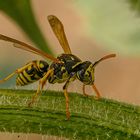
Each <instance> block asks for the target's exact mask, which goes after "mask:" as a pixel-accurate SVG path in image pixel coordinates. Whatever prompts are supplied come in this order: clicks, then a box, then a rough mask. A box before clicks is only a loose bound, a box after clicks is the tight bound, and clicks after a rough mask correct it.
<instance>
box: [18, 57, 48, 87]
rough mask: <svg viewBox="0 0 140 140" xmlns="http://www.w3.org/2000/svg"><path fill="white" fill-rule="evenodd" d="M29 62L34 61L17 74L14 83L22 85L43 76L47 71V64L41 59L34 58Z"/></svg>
mask: <svg viewBox="0 0 140 140" xmlns="http://www.w3.org/2000/svg"><path fill="white" fill-rule="evenodd" d="M30 63H34V64H33V65H31V66H28V67H27V68H26V69H25V70H23V71H22V72H21V73H19V74H18V76H17V78H16V85H19V86H24V85H28V84H30V83H33V82H35V81H37V80H39V79H40V78H42V77H43V76H44V74H45V73H46V72H47V71H48V68H49V65H48V63H47V62H45V61H43V60H35V61H32V62H29V63H28V64H30Z"/></svg>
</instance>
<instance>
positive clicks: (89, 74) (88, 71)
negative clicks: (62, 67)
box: [77, 61, 94, 85]
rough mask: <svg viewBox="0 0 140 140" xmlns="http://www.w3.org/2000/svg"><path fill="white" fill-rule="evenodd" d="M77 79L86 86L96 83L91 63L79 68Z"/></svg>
mask: <svg viewBox="0 0 140 140" xmlns="http://www.w3.org/2000/svg"><path fill="white" fill-rule="evenodd" d="M77 78H78V79H79V80H80V81H81V82H83V83H84V84H86V85H92V84H93V82H94V67H93V64H92V63H91V62H89V61H85V62H83V63H82V64H80V66H79V70H78V71H77Z"/></svg>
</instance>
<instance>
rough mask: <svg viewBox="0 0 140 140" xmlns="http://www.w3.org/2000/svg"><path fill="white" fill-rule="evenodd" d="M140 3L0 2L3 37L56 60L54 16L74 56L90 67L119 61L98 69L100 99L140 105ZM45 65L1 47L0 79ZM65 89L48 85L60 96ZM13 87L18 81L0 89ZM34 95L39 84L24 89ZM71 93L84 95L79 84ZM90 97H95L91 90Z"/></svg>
mask: <svg viewBox="0 0 140 140" xmlns="http://www.w3.org/2000/svg"><path fill="white" fill-rule="evenodd" d="M139 9H140V2H139V1H137V0H133V1H132V0H119V1H118V0H106V1H103V0H87V1H85V0H77V1H74V0H72V1H65V0H59V1H57V0H51V1H49V0H42V1H39V0H32V1H30V0H24V1H20V0H12V1H10V0H4V1H0V25H1V26H0V33H1V34H5V35H7V36H10V37H13V38H16V39H18V40H21V41H24V42H26V43H28V44H31V45H33V46H35V47H38V48H40V49H42V50H44V51H46V52H48V53H50V54H53V55H54V56H57V55H58V54H60V53H62V52H63V50H62V49H61V47H60V45H59V43H58V41H57V39H56V37H55V36H54V34H53V32H52V30H51V28H50V26H49V24H48V21H47V16H48V15H49V14H54V15H56V16H57V17H58V18H60V20H61V21H62V22H63V24H64V27H65V32H66V35H67V38H68V40H69V44H70V46H71V50H72V52H73V54H75V55H77V56H79V57H80V58H81V59H82V60H83V61H85V60H90V61H92V62H94V61H96V60H97V59H99V58H101V57H102V56H104V55H106V54H109V53H116V54H117V57H116V58H115V59H110V60H108V61H106V62H103V63H102V64H100V65H99V66H98V67H97V68H96V72H95V74H96V80H95V82H96V85H97V87H98V89H99V91H100V92H101V95H102V96H103V97H106V98H113V99H116V100H121V101H124V102H129V103H134V104H140V94H139V93H140V86H139V83H140V82H139V81H140V74H139V71H140V17H139V14H140V13H139ZM35 59H43V58H41V57H39V56H36V55H33V54H31V53H28V52H24V51H22V50H19V49H15V48H12V44H10V43H7V42H4V41H0V77H1V78H4V77H5V76H6V75H8V74H10V73H11V72H13V71H14V70H15V69H17V68H19V67H21V66H23V65H25V64H26V63H27V62H29V61H32V60H35ZM62 85H63V84H60V85H59V84H55V85H47V86H46V88H47V89H53V90H62ZM0 88H20V87H16V86H15V77H14V78H12V79H10V80H9V81H7V82H6V83H3V84H1V85H0ZM23 88H28V89H36V88H37V83H35V84H32V85H29V86H26V87H23ZM69 89H70V91H76V92H79V93H82V90H81V89H82V84H81V83H80V82H79V81H76V82H74V83H72V84H71V86H70V88H69ZM86 90H87V92H88V94H93V93H94V92H93V91H92V89H91V88H90V87H87V89H86Z"/></svg>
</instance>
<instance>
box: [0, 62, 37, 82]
mask: <svg viewBox="0 0 140 140" xmlns="http://www.w3.org/2000/svg"><path fill="white" fill-rule="evenodd" d="M32 65H36V64H35V63H34V62H32V63H29V64H27V65H25V66H23V67H21V68H19V69H17V70H16V71H14V72H13V73H11V74H10V75H8V76H7V77H5V78H4V79H2V80H0V83H3V82H5V81H7V80H9V79H10V78H12V77H13V76H14V75H15V74H19V73H21V72H22V71H24V70H25V69H26V68H28V67H29V66H32Z"/></svg>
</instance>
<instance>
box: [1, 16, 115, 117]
mask: <svg viewBox="0 0 140 140" xmlns="http://www.w3.org/2000/svg"><path fill="white" fill-rule="evenodd" d="M48 22H49V23H50V26H51V28H52V30H53V32H54V34H55V36H56V38H57V39H58V41H59V43H60V45H61V47H62V49H63V50H64V53H63V54H61V55H59V56H57V57H56V58H55V57H53V56H51V55H49V54H47V53H46V52H43V51H41V50H39V49H37V48H34V47H32V46H31V45H28V44H26V43H24V42H22V41H19V40H16V39H13V38H10V37H7V36H5V35H2V34H0V39H1V40H4V41H8V42H11V43H13V47H16V48H19V49H22V50H25V51H28V52H31V53H34V54H37V55H40V56H42V57H43V58H45V59H49V60H51V61H52V62H51V64H50V65H49V64H48V62H46V61H45V60H34V61H31V62H29V63H27V64H26V65H25V66H23V67H21V68H18V69H17V70H15V71H14V72H13V73H11V74H10V75H8V76H7V77H5V78H4V79H2V80H0V83H2V82H5V81H7V80H9V79H10V78H11V77H13V76H14V75H17V78H16V85H18V86H25V85H28V84H30V83H33V82H36V81H39V85H38V89H37V91H36V93H35V94H34V95H33V97H32V99H31V101H30V102H29V104H28V105H29V106H31V105H32V104H33V103H34V102H35V100H36V98H37V96H38V95H39V94H40V93H41V91H42V90H43V88H44V85H45V84H46V82H48V83H51V84H55V83H65V84H64V86H63V91H64V96H65V100H66V117H67V119H70V111H69V97H68V92H67V89H68V86H69V84H70V83H71V82H72V81H74V80H76V79H78V80H80V81H81V82H82V83H83V94H84V95H85V96H88V94H86V92H85V86H86V85H89V86H92V88H93V89H94V91H95V93H96V96H95V97H96V99H99V98H100V97H101V95H100V93H99V91H98V89H97V88H96V86H95V83H94V81H95V76H94V73H95V67H96V66H97V65H98V64H99V63H100V62H102V61H103V60H106V59H108V58H112V57H115V56H116V55H115V54H109V55H106V56H104V57H102V58H101V59H99V60H97V61H96V62H94V63H92V62H90V61H82V60H81V59H80V58H78V57H77V56H75V55H74V54H73V53H72V52H71V49H70V47H69V43H68V41H67V38H66V35H65V32H64V26H63V24H62V23H61V21H60V20H59V19H58V18H57V17H56V16H54V15H49V16H48Z"/></svg>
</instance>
